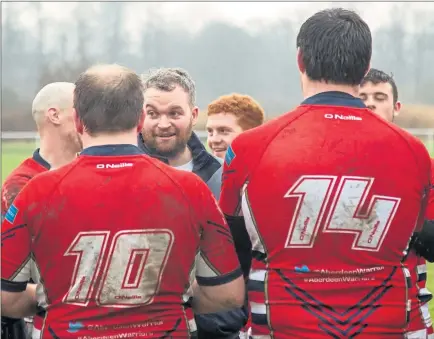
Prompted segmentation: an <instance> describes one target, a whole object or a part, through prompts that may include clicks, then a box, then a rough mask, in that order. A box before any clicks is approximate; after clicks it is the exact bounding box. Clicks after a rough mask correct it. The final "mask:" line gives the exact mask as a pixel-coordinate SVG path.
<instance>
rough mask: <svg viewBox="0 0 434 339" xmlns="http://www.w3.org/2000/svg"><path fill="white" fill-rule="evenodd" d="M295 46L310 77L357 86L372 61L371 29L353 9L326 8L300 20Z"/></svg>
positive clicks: (316, 79) (315, 79)
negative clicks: (302, 20) (301, 21)
mask: <svg viewBox="0 0 434 339" xmlns="http://www.w3.org/2000/svg"><path fill="white" fill-rule="evenodd" d="M297 47H298V48H300V52H301V56H302V60H303V63H304V66H305V68H306V74H307V76H308V77H309V78H310V79H311V80H314V81H321V80H322V81H326V82H330V83H334V84H340V85H359V84H360V82H361V81H362V79H363V77H364V76H365V74H366V72H367V71H368V68H369V63H370V61H371V55H372V37H371V31H370V29H369V26H368V25H367V24H366V22H365V21H363V20H362V18H360V16H359V15H358V14H357V13H355V12H353V11H350V10H346V9H342V8H333V9H326V10H323V11H320V12H318V13H316V14H314V15H313V16H311V17H310V18H309V19H307V20H306V21H305V22H304V23H303V25H302V26H301V28H300V32H299V33H298V35H297Z"/></svg>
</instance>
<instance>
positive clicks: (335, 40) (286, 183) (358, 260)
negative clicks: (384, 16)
mask: <svg viewBox="0 0 434 339" xmlns="http://www.w3.org/2000/svg"><path fill="white" fill-rule="evenodd" d="M296 46H297V58H296V60H297V65H298V68H299V71H300V75H301V84H302V92H303V96H304V97H305V100H304V101H303V102H302V103H301V105H300V106H298V107H297V108H296V109H295V110H293V111H291V112H289V113H287V114H284V115H283V116H280V117H278V118H276V119H274V120H273V121H271V122H268V123H266V124H264V125H262V126H259V127H257V128H255V129H252V130H250V131H246V132H244V133H242V134H241V135H239V136H238V137H237V138H235V140H234V141H233V142H232V145H231V146H230V147H229V148H228V150H227V152H226V157H225V165H224V171H223V186H222V192H221V197H220V206H221V208H222V210H223V212H224V213H225V214H226V217H227V220H228V222H229V224H230V227H231V230H232V234H233V235H234V237H235V239H234V241H235V244H237V242H240V241H242V239H245V238H246V233H248V237H249V238H250V241H251V243H252V256H253V260H252V268H251V272H250V279H249V302H250V306H251V318H252V336H253V338H263V339H265V338H281V339H289V338H291V339H296V338H309V339H317V338H325V337H331V338H353V337H356V336H360V337H363V338H372V339H374V338H375V339H378V338H382V339H386V338H391V339H392V338H399V337H401V338H402V337H403V335H404V333H405V331H406V328H407V312H406V310H407V279H408V276H407V274H406V273H407V272H408V270H406V269H405V266H403V265H402V264H401V261H402V260H403V258H404V252H405V251H406V249H407V247H408V245H409V242H410V238H411V236H412V234H413V231H414V230H415V227H416V229H417V230H419V229H420V228H421V226H422V224H423V213H424V210H423V207H422V205H423V204H424V203H426V201H427V191H428V190H429V188H430V176H431V163H430V157H429V154H428V152H427V150H426V148H425V146H424V145H423V144H422V143H421V142H420V141H419V140H418V139H417V138H415V137H414V136H412V135H411V134H409V133H407V132H406V131H404V130H402V129H400V128H399V127H397V126H395V125H394V124H390V123H388V122H387V121H385V120H384V119H382V118H380V117H378V116H377V115H376V114H375V113H373V112H372V111H371V110H369V109H368V108H367V107H366V105H365V104H364V103H363V102H362V100H360V99H359V87H360V83H361V82H362V80H363V78H364V76H365V75H366V74H367V72H368V70H369V67H370V61H371V53H372V38H371V32H370V29H369V27H368V25H367V24H366V23H365V22H364V21H363V20H362V19H361V18H360V17H359V15H357V14H356V13H354V12H352V11H350V10H345V9H340V8H334V9H327V10H323V11H320V12H318V13H316V14H314V15H313V16H311V17H310V18H309V19H308V20H306V21H305V22H304V23H303V24H302V26H301V28H300V31H299V33H298V36H297V41H296ZM367 136H368V137H367ZM390 145H393V147H390ZM391 168H392V169H393V171H391V170H390V169H391Z"/></svg>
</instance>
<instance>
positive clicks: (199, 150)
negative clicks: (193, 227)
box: [139, 68, 222, 199]
mask: <svg viewBox="0 0 434 339" xmlns="http://www.w3.org/2000/svg"><path fill="white" fill-rule="evenodd" d="M143 83H144V88H145V111H146V119H145V123H144V125H143V130H142V131H141V133H139V147H140V148H141V149H142V150H143V151H144V152H145V153H146V154H149V155H151V156H153V157H155V158H158V159H160V160H162V161H164V162H165V163H167V164H169V165H170V166H173V167H175V168H177V169H180V170H184V171H189V172H193V173H195V174H197V175H198V176H199V177H200V178H201V179H202V180H203V181H204V182H205V183H206V184H207V185H208V187H209V188H210V190H211V191H212V192H213V194H214V196H215V197H216V199H218V198H219V196H220V187H221V175H222V161H221V160H220V159H217V158H216V157H213V156H212V155H211V154H209V153H208V152H207V151H206V148H205V147H204V145H203V144H202V142H201V141H200V139H199V138H198V136H197V135H196V133H194V132H193V127H194V125H195V124H196V122H197V117H198V114H199V108H198V107H197V106H196V87H195V83H194V81H193V79H192V78H191V77H190V75H189V74H188V73H187V71H185V70H183V69H180V68H159V69H152V70H150V71H149V72H148V73H147V74H145V75H143Z"/></svg>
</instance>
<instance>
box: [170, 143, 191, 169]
mask: <svg viewBox="0 0 434 339" xmlns="http://www.w3.org/2000/svg"><path fill="white" fill-rule="evenodd" d="M192 159H193V155H192V154H191V151H190V149H189V148H188V147H187V146H186V147H185V149H184V151H182V152H180V153H179V154H178V155H176V156H174V157H170V158H169V159H168V160H169V165H170V166H174V167H178V166H182V165H185V164H186V163H188V162H189V161H191V160H192Z"/></svg>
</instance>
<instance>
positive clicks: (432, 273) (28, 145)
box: [1, 141, 434, 317]
mask: <svg viewBox="0 0 434 339" xmlns="http://www.w3.org/2000/svg"><path fill="white" fill-rule="evenodd" d="M35 147H36V141H29V142H3V143H2V147H1V151H2V152H1V165H2V173H1V174H2V183H3V181H4V180H5V178H6V177H7V175H8V174H9V173H10V172H11V171H12V170H13V169H14V168H15V167H17V166H18V165H19V164H20V162H21V161H23V160H24V159H25V158H27V157H29V156H30V155H31V154H32V152H33V150H34V149H35ZM431 154H433V153H432V152H431ZM428 289H429V290H431V291H434V264H431V265H429V267H428ZM430 310H431V314H432V316H433V317H434V301H432V302H431V303H430Z"/></svg>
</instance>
